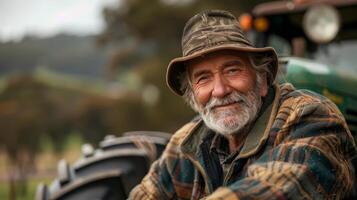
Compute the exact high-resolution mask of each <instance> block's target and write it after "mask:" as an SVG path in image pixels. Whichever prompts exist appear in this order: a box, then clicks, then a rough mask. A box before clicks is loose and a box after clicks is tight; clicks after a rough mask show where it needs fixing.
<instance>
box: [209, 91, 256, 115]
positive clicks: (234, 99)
mask: <svg viewBox="0 0 357 200" xmlns="http://www.w3.org/2000/svg"><path fill="white" fill-rule="evenodd" d="M248 95H249V94H248ZM248 95H245V94H242V93H240V92H237V91H234V92H232V93H231V94H229V95H228V96H226V97H224V98H215V97H212V98H211V99H210V100H209V101H208V103H207V104H206V106H205V108H206V110H207V111H210V110H212V109H214V108H215V107H217V106H224V105H228V104H233V103H243V104H246V105H247V106H248V105H249V99H248Z"/></svg>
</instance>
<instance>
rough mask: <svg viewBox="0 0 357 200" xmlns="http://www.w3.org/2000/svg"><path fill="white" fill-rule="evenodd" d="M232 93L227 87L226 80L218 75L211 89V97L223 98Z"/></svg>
mask: <svg viewBox="0 0 357 200" xmlns="http://www.w3.org/2000/svg"><path fill="white" fill-rule="evenodd" d="M231 92H232V88H231V87H230V86H229V84H228V82H227V80H226V79H225V78H224V77H222V76H221V75H218V74H217V76H216V77H215V80H214V85H213V89H212V96H213V97H217V98H222V97H225V96H226V95H227V94H230V93H231Z"/></svg>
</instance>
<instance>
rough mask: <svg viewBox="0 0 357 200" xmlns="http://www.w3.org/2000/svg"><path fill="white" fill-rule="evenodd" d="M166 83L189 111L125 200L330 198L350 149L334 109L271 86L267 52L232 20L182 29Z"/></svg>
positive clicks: (337, 190)
mask: <svg viewBox="0 0 357 200" xmlns="http://www.w3.org/2000/svg"><path fill="white" fill-rule="evenodd" d="M182 50H183V56H182V57H179V58H176V59H173V60H172V61H171V63H170V64H169V66H168V69H167V83H168V86H169V87H170V88H171V89H172V91H173V92H174V93H176V94H178V95H180V96H182V97H183V98H184V99H185V101H187V102H188V104H189V105H191V107H192V108H193V109H194V110H195V111H197V112H198V113H199V117H198V118H196V119H194V120H192V121H191V122H189V123H188V124H186V125H185V126H183V127H182V128H181V129H180V130H178V131H177V132H176V133H175V134H174V135H173V136H172V139H171V140H170V142H169V144H168V145H167V148H166V150H165V152H164V153H163V155H162V156H161V158H160V159H159V160H157V161H156V162H155V163H153V165H152V166H151V169H150V171H149V173H148V174H147V175H146V177H145V178H144V179H143V181H142V182H141V184H139V185H138V186H137V187H135V188H134V189H133V191H132V192H131V193H130V197H129V198H130V199H340V198H343V197H344V196H345V195H348V194H349V193H350V192H351V191H352V189H353V181H354V177H355V175H354V171H353V169H352V166H351V162H350V159H351V157H352V156H354V155H355V154H356V146H355V144H354V140H353V138H352V136H351V133H350V131H349V130H348V127H347V125H346V122H345V120H344V118H343V116H342V115H341V113H340V112H339V110H338V109H337V107H336V106H335V105H334V104H333V103H332V102H331V101H329V100H328V99H326V98H325V97H322V96H320V95H318V94H315V93H313V92H310V91H307V90H296V89H294V87H293V86H292V85H291V84H283V85H280V86H278V85H277V84H275V83H274V79H275V76H276V73H277V67H278V61H277V60H278V59H277V55H276V53H275V51H274V49H273V48H270V47H266V48H255V47H254V46H252V45H251V44H250V42H249V41H248V40H247V39H246V38H245V37H244V35H243V33H242V31H241V29H240V27H239V25H238V21H237V20H236V18H235V17H234V16H233V15H232V14H230V13H229V12H226V11H219V10H212V11H206V12H202V13H199V14H197V15H195V16H194V17H192V18H191V19H190V20H189V21H188V22H187V23H186V26H185V28H184V31H183V38H182Z"/></svg>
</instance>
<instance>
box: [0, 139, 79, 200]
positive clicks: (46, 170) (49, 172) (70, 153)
mask: <svg viewBox="0 0 357 200" xmlns="http://www.w3.org/2000/svg"><path fill="white" fill-rule="evenodd" d="M82 143H83V142H82V139H81V138H80V137H79V136H77V135H73V136H71V137H70V139H69V140H68V142H67V143H66V145H65V149H66V151H65V152H63V153H62V154H60V155H58V154H55V153H54V152H53V151H52V149H51V144H45V146H46V148H45V149H46V150H45V151H44V152H43V153H41V154H40V155H39V156H38V159H37V172H36V173H35V174H31V175H29V181H28V184H27V191H28V192H27V194H26V195H25V196H20V195H18V194H17V198H16V199H17V200H33V199H34V198H35V193H36V188H37V185H38V184H39V183H41V182H42V183H45V184H47V185H49V184H50V183H51V182H52V180H53V179H54V178H55V177H56V176H57V174H56V173H57V172H56V169H57V163H58V161H59V160H60V159H62V158H64V159H66V160H67V161H68V162H69V163H74V162H75V161H76V160H77V159H79V157H80V147H81V145H82ZM0 177H2V178H1V179H0V200H8V199H9V184H8V181H7V180H6V179H7V172H6V156H5V155H4V154H3V153H1V152H0Z"/></svg>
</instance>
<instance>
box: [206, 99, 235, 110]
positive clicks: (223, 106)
mask: <svg viewBox="0 0 357 200" xmlns="http://www.w3.org/2000/svg"><path fill="white" fill-rule="evenodd" d="M240 103H241V101H235V102H233V103H228V104H223V105H217V106H213V107H212V110H215V109H220V108H227V107H231V106H236V105H239V104H240Z"/></svg>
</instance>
